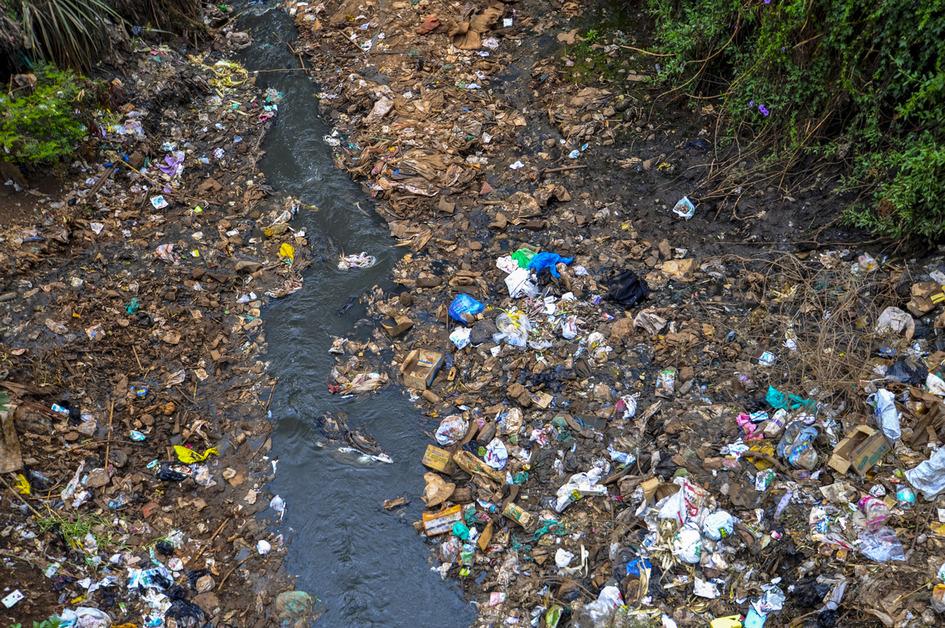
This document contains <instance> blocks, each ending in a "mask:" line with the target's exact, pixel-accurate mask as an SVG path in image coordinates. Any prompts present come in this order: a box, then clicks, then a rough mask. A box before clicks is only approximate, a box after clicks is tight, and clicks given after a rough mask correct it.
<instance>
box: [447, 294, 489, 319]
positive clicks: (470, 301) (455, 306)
mask: <svg viewBox="0 0 945 628" xmlns="http://www.w3.org/2000/svg"><path fill="white" fill-rule="evenodd" d="M485 309H486V306H485V305H483V304H482V303H480V302H479V301H477V300H476V299H474V298H472V297H471V296H469V295H468V294H464V293H462V292H460V293H459V294H457V295H456V296H455V297H453V302H452V303H450V307H449V314H450V318H452V319H453V320H454V321H456V322H458V323H465V324H467V325H471V324H472V322H473V320H474V318H475V316H476V314H479V313H480V312H482V311H483V310H485Z"/></svg>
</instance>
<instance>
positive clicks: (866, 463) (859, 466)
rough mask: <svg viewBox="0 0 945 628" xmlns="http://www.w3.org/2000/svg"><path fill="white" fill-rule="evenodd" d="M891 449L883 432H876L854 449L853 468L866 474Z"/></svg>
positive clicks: (861, 473) (863, 474) (859, 472)
mask: <svg viewBox="0 0 945 628" xmlns="http://www.w3.org/2000/svg"><path fill="white" fill-rule="evenodd" d="M891 449H892V447H890V446H889V441H888V440H886V437H885V436H883V433H882V432H876V433H875V434H873V435H872V436H870V437H869V438H867V439H866V442H864V443H863V444H862V445H860V446H859V447H857V448H856V449H855V450H853V470H854V471H856V472H857V473H858V474H860V475H861V476H865V475H866V472H867V471H869V470H870V469H872V468H873V467H874V466H876V463H878V462H879V461H880V460H882V459H883V458H884V457H885V456H886V454H888V453H889V452H890V450H891Z"/></svg>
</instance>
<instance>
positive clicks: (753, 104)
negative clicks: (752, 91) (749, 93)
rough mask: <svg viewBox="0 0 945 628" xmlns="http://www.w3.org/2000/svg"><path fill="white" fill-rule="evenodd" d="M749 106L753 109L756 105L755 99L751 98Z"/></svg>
mask: <svg viewBox="0 0 945 628" xmlns="http://www.w3.org/2000/svg"><path fill="white" fill-rule="evenodd" d="M748 107H749V108H752V109H753V108H754V107H755V101H754V100H749V101H748Z"/></svg>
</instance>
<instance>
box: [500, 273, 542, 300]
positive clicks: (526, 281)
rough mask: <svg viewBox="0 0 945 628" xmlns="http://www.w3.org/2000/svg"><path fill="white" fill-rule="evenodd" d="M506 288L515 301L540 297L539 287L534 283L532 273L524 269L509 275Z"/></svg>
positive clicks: (506, 279)
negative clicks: (522, 298)
mask: <svg viewBox="0 0 945 628" xmlns="http://www.w3.org/2000/svg"><path fill="white" fill-rule="evenodd" d="M505 287H506V288H508V289H509V296H510V297H512V298H513V299H518V298H520V297H536V296H538V286H536V285H535V284H534V283H532V279H531V273H530V272H529V271H527V270H526V269H524V268H519V269H518V270H515V271H513V272H511V273H509V274H508V275H507V276H506V278H505Z"/></svg>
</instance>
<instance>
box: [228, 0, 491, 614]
mask: <svg viewBox="0 0 945 628" xmlns="http://www.w3.org/2000/svg"><path fill="white" fill-rule="evenodd" d="M275 4H276V3H275V2H268V3H265V4H263V5H250V6H249V7H246V6H245V5H244V6H243V10H244V11H246V14H245V15H244V16H243V17H241V18H240V22H239V24H240V28H241V29H244V30H247V31H249V32H250V33H251V34H252V36H253V40H254V41H253V45H252V47H251V48H249V49H247V50H246V51H244V52H243V54H242V59H241V61H242V62H243V63H244V64H245V65H246V66H247V67H248V68H249V69H250V70H272V69H282V68H297V67H298V59H297V58H296V57H295V56H294V55H293V54H292V52H291V51H290V49H289V47H288V44H290V43H292V42H293V41H294V38H295V28H294V25H293V24H292V20H291V18H289V16H287V15H286V14H285V13H284V12H283V11H282V10H280V9H278V8H274V7H273V6H271V5H275ZM322 62H324V63H331V60H330V59H324V60H322ZM257 84H258V85H259V86H260V87H261V88H266V87H274V88H276V89H278V90H279V91H280V92H282V93H283V94H284V100H283V102H282V103H281V104H280V105H279V114H278V116H277V117H276V119H275V121H274V124H273V126H272V129H271V130H270V132H269V135H268V137H267V138H266V141H265V144H264V147H265V150H266V157H265V158H264V159H263V160H262V161H261V162H260V167H261V169H262V171H263V172H265V174H266V177H267V179H268V183H269V185H271V186H272V188H273V189H274V190H275V191H276V192H277V193H279V194H288V195H292V196H295V197H298V198H300V199H301V200H302V201H303V202H305V203H312V204H314V205H316V206H317V207H318V208H319V211H317V212H308V211H305V210H302V211H300V212H299V216H298V218H297V219H296V221H295V223H294V227H295V228H304V229H305V230H306V231H307V233H308V236H309V239H310V241H311V242H312V244H313V250H314V251H315V256H316V260H315V262H314V263H313V264H312V266H311V267H309V268H308V269H307V270H306V272H305V286H304V288H303V289H302V290H301V291H299V292H297V293H295V294H294V295H292V296H290V297H288V298H285V299H282V300H278V301H275V302H273V303H272V304H271V305H270V306H268V308H267V309H266V311H265V313H264V320H265V330H266V336H267V340H268V344H269V353H268V356H267V359H268V360H269V361H270V371H271V373H272V374H273V375H274V376H275V377H278V379H279V384H278V386H277V388H276V392H275V395H274V397H273V401H272V406H271V408H272V410H271V411H272V421H273V447H272V457H273V458H275V459H278V461H279V463H278V473H277V475H276V479H275V481H274V482H273V483H272V485H271V486H270V489H271V490H272V492H274V493H276V494H279V495H281V496H282V497H283V498H284V499H285V500H286V503H287V510H286V516H285V520H284V522H283V523H282V525H281V527H280V530H279V531H281V532H282V533H283V534H285V536H286V539H287V542H288V558H287V564H286V567H287V570H288V571H289V573H291V574H293V575H295V576H296V577H297V587H298V588H300V589H303V590H306V591H308V592H309V593H311V594H312V595H313V596H315V597H318V598H319V599H320V600H321V607H322V608H323V609H324V614H323V615H322V617H321V619H320V620H319V622H318V623H319V625H324V626H464V625H469V624H470V623H471V622H472V620H473V618H474V612H473V608H472V607H471V606H470V605H469V604H467V603H466V602H465V601H464V599H463V597H462V594H461V592H460V591H459V588H458V587H457V586H456V585H455V584H454V583H452V582H443V581H442V580H441V579H440V577H439V575H438V574H437V573H435V572H433V571H431V567H432V566H433V565H432V563H431V560H430V557H431V554H430V551H429V548H428V547H427V545H426V544H425V543H424V541H423V540H422V538H421V537H420V536H419V535H418V534H417V533H416V531H415V530H414V529H413V527H412V526H411V525H410V524H411V522H413V521H414V520H417V519H419V517H420V512H421V506H422V502H420V500H419V499H418V498H417V496H418V495H419V494H420V493H421V491H422V487H423V480H422V474H423V473H422V469H421V466H420V458H421V456H422V454H423V450H424V448H425V446H426V439H425V437H424V436H423V434H422V432H421V430H422V429H425V428H428V427H429V425H428V421H425V420H424V419H423V417H422V416H421V415H420V414H419V413H418V412H417V411H416V409H415V408H414V407H413V406H412V404H411V403H410V401H409V400H408V398H407V397H406V396H405V394H404V393H403V391H402V389H400V388H399V386H397V385H396V384H394V385H390V386H388V387H386V388H384V389H382V390H381V391H380V392H379V393H377V394H375V395H372V396H368V397H362V398H353V399H341V398H339V397H338V396H335V395H331V394H329V393H328V390H327V387H326V383H327V382H328V379H329V374H330V371H331V367H332V364H333V360H332V356H331V355H330V354H329V353H328V348H329V347H330V346H331V340H332V336H346V337H349V338H366V337H368V336H369V334H370V331H371V326H370V325H367V324H366V322H365V321H362V322H361V324H358V321H359V320H360V319H361V318H362V317H363V316H364V314H365V312H364V309H363V308H362V307H361V306H360V305H355V306H354V307H352V308H350V309H349V310H347V311H346V312H344V313H339V309H340V308H341V307H342V306H343V305H344V304H345V303H347V302H348V301H349V299H350V297H352V296H354V295H359V294H361V292H362V291H364V290H368V289H370V288H371V286H373V285H374V284H380V285H382V286H383V285H387V277H388V275H389V272H390V269H391V267H392V266H393V264H394V263H395V262H396V261H397V259H398V258H399V257H400V255H402V251H401V250H400V249H396V248H394V247H393V246H392V240H391V238H390V236H389V234H388V230H387V227H386V225H385V224H384V222H383V220H382V219H381V218H380V217H379V216H378V215H377V214H376V213H375V212H374V209H373V205H372V202H371V200H370V199H369V198H368V197H367V196H366V195H365V194H364V192H363V191H362V190H361V188H360V186H358V185H357V184H356V183H354V182H352V181H351V180H350V179H349V178H348V176H347V175H346V174H345V173H344V172H342V171H340V170H338V169H336V168H335V167H334V165H333V163H332V158H331V148H330V147H329V146H328V145H327V144H326V143H325V142H324V140H323V137H324V136H325V135H327V134H329V133H331V128H330V127H329V125H328V124H327V123H326V121H325V120H324V119H323V118H322V117H321V116H320V114H319V112H318V106H317V102H316V99H315V94H316V93H317V91H318V90H317V88H316V86H315V85H314V84H313V83H312V82H311V81H310V80H309V78H308V77H307V75H306V73H304V72H300V71H280V72H260V73H259V74H258V77H257ZM341 250H344V251H345V252H346V253H357V252H360V251H366V252H368V253H369V254H371V255H375V256H377V258H378V260H379V261H378V264H377V265H376V266H375V267H373V268H371V269H367V270H351V271H339V270H337V268H336V265H337V258H338V255H339V253H340V251H341ZM327 411H331V412H337V411H343V412H346V413H347V415H348V417H349V424H350V426H351V427H359V428H363V429H364V430H365V431H367V432H368V433H369V434H371V435H373V436H374V437H375V438H376V439H377V440H378V441H379V442H380V444H381V446H382V447H383V448H384V450H385V451H386V452H387V453H388V454H389V455H390V456H391V457H392V458H393V460H394V462H393V464H383V463H377V462H367V463H366V462H362V461H359V458H358V456H356V455H352V454H346V453H342V452H339V451H338V449H337V446H331V445H327V446H321V447H320V446H319V442H320V441H321V442H324V440H325V439H324V438H323V437H322V436H321V434H319V432H318V431H317V430H316V428H315V419H316V417H318V416H319V415H321V414H323V413H325V412H327ZM399 495H406V496H407V497H408V498H410V499H411V504H410V505H409V506H408V507H407V508H406V509H401V511H400V512H397V513H394V514H392V513H388V512H386V511H384V509H383V508H382V503H383V501H384V500H385V499H388V498H392V497H397V496H399Z"/></svg>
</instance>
